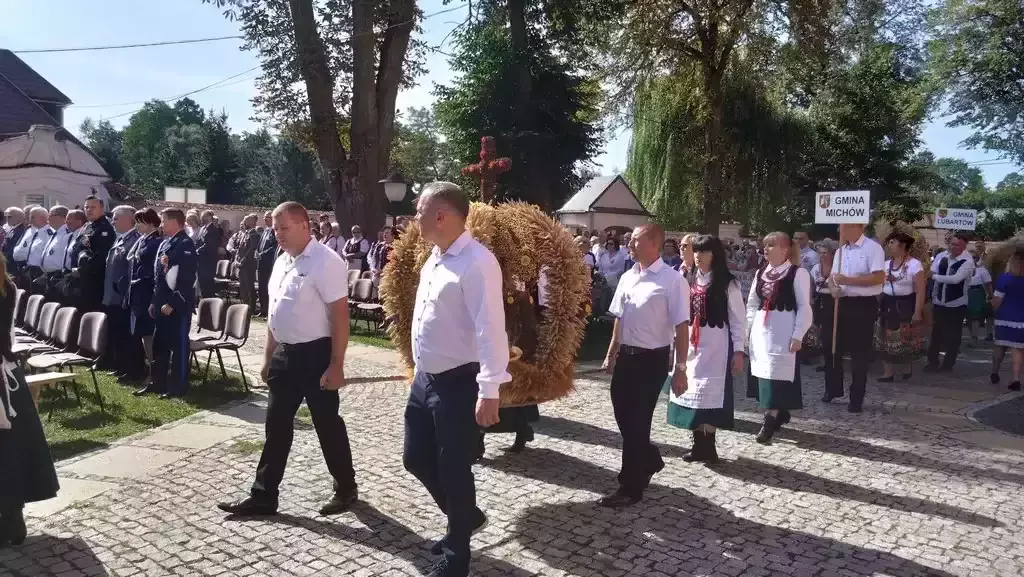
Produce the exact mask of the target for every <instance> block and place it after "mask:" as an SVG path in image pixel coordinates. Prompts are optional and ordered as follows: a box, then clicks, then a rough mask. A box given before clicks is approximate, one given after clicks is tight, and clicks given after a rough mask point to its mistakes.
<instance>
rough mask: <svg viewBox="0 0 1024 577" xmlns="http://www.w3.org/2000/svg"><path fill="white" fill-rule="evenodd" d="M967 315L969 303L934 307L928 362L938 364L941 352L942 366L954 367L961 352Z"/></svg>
mask: <svg viewBox="0 0 1024 577" xmlns="http://www.w3.org/2000/svg"><path fill="white" fill-rule="evenodd" d="M966 316H967V305H964V306H962V307H942V306H938V305H935V306H933V307H932V320H933V322H932V336H931V341H930V342H929V343H928V364H929V365H932V366H938V364H939V353H940V352H945V353H946V355H945V356H944V357H942V368H944V369H952V368H953V365H954V364H956V357H957V355H959V354H960V342H961V341H963V338H964V317H966Z"/></svg>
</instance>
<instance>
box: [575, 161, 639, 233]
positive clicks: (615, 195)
mask: <svg viewBox="0 0 1024 577" xmlns="http://www.w3.org/2000/svg"><path fill="white" fill-rule="evenodd" d="M555 214H556V215H557V217H558V222H560V223H562V225H564V226H567V227H570V228H578V227H585V228H586V229H587V230H590V231H604V230H607V229H609V228H625V229H633V228H636V227H638V226H640V225H643V224H647V223H648V222H650V221H651V217H653V216H654V215H653V214H651V213H650V212H648V211H647V209H646V208H644V205H643V203H641V202H640V199H639V198H637V196H636V195H635V194H633V190H632V189H630V188H629V184H627V183H626V180H625V179H624V178H622V176H620V175H615V176H599V177H597V178H594V179H591V180H590V182H588V183H587V184H585V185H584V186H583V188H581V189H580V191H579V192H577V193H576V194H574V195H573V196H572V198H570V199H569V201H568V202H566V203H565V205H563V206H562V208H560V209H558V210H556V211H555Z"/></svg>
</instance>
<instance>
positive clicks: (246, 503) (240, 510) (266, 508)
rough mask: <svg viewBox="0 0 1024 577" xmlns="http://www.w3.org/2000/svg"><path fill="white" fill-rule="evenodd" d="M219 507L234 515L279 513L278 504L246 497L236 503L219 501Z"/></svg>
mask: <svg viewBox="0 0 1024 577" xmlns="http://www.w3.org/2000/svg"><path fill="white" fill-rule="evenodd" d="M217 508H218V509H220V510H221V511H224V512H225V513H231V514H232V515H245V516H250V515H251V516H257V515H277V504H276V503H267V502H266V501H260V500H259V499H254V498H252V497H246V498H245V499H242V500H241V501H237V502H235V503H217Z"/></svg>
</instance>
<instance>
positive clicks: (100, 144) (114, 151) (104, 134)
mask: <svg viewBox="0 0 1024 577" xmlns="http://www.w3.org/2000/svg"><path fill="white" fill-rule="evenodd" d="M78 132H79V133H80V134H81V135H82V139H83V140H84V141H85V144H86V146H88V147H89V148H90V149H92V152H93V154H95V155H96V156H97V157H98V158H99V159H100V165H101V166H102V167H103V169H104V170H106V171H107V174H109V175H110V178H111V180H113V181H114V182H121V180H123V179H124V163H123V162H122V160H121V154H122V149H123V134H122V132H121V131H120V130H118V129H116V128H114V125H113V124H111V123H110V121H109V120H101V121H99V122H98V123H97V122H93V120H92V119H91V118H86V119H85V120H83V121H82V124H81V126H79V127H78Z"/></svg>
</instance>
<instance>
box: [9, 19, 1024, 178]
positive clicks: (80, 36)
mask: <svg viewBox="0 0 1024 577" xmlns="http://www.w3.org/2000/svg"><path fill="white" fill-rule="evenodd" d="M419 5H420V7H421V9H422V10H423V12H424V14H425V15H426V16H427V18H426V20H425V21H424V22H423V29H424V34H423V38H424V40H425V41H426V42H427V43H428V44H430V45H432V46H438V45H439V44H440V43H441V42H442V41H443V40H444V39H445V37H446V36H447V35H448V33H449V32H450V31H451V30H452V28H454V27H455V26H456V25H457V24H458V23H459V22H461V21H462V20H463V19H464V17H465V8H464V7H463V8H459V9H457V10H455V11H452V12H447V13H444V14H439V15H436V16H431V14H433V13H436V12H439V11H442V10H448V9H450V8H453V7H458V6H459V4H458V2H457V1H456V2H452V3H451V4H449V5H447V6H445V5H443V4H442V0H420V1H419ZM0 14H3V18H2V19H0V48H7V49H10V50H14V51H19V50H30V49H52V48H76V47H84V46H105V45H120V44H135V43H145V42H161V41H169V40H182V39H191V38H208V37H215V36H231V35H237V34H239V29H238V24H237V23H236V22H231V21H229V20H227V19H225V18H224V17H223V16H222V14H221V11H220V10H219V9H218V8H216V7H215V6H213V5H211V4H206V3H203V2H202V1H201V0H174V1H170V0H162V1H155V0H146V1H139V0H92V1H89V2H86V1H83V0H0ZM449 42H450V40H449ZM240 47H241V40H234V39H232V40H222V41H218V42H208V43H199V44H184V45H174V46H160V47H146V48H134V49H122V50H103V51H82V52H63V53H42V54H25V53H22V54H19V56H20V57H21V58H22V59H23V60H25V61H26V62H27V63H28V64H29V65H30V66H32V67H33V68H34V69H35V70H36V71H37V72H39V73H40V74H42V75H43V76H44V77H45V78H46V79H47V80H49V81H50V83H52V84H53V85H54V86H56V87H57V88H58V89H60V90H61V91H62V92H64V93H65V94H66V95H67V96H68V97H69V98H70V99H71V100H72V101H73V102H74V104H73V105H72V106H69V107H68V108H67V109H66V111H65V119H64V120H65V125H66V126H67V127H68V128H69V129H71V130H72V131H73V132H76V133H77V132H78V127H79V125H80V124H81V122H82V120H84V119H85V118H92V119H94V120H101V119H109V120H110V121H111V122H112V123H113V124H114V125H115V126H118V127H120V126H123V125H124V124H126V123H127V122H128V119H129V118H130V117H131V113H132V112H134V111H135V110H137V109H138V108H139V107H140V106H141V105H142V103H143V102H145V101H147V100H151V99H153V98H160V99H167V100H169V99H171V98H173V97H176V96H179V95H181V94H184V93H187V92H191V91H193V90H196V89H199V88H203V87H205V86H207V85H210V84H213V83H217V82H220V81H222V80H224V79H227V78H229V77H235V75H238V74H239V73H242V72H244V71H247V70H249V69H251V68H254V67H257V66H258V65H259V61H258V59H257V56H256V54H254V53H251V52H243V51H241V50H240ZM441 50H444V51H446V52H450V50H451V46H450V44H446V45H444V46H442V47H441ZM447 60H448V57H447V56H445V55H443V54H440V53H436V52H435V53H432V54H430V55H429V57H428V59H427V62H426V68H427V70H429V73H428V74H426V75H425V76H424V77H422V78H420V79H419V84H418V86H416V87H415V88H413V89H411V90H407V91H404V92H402V93H401V94H399V97H398V109H399V110H405V109H407V108H408V107H411V106H417V107H419V106H430V105H431V103H432V102H433V100H434V98H433V96H432V92H433V88H434V86H435V84H448V83H450V82H452V81H453V80H455V78H454V74H453V72H452V71H451V69H450V68H449V66H448V62H447ZM258 73H259V70H258V69H257V70H254V71H252V72H249V73H246V74H242V75H240V76H237V77H235V78H233V79H231V80H228V81H226V82H224V83H223V84H221V85H219V86H217V87H215V88H212V89H209V90H204V91H202V92H198V93H196V94H194V95H192V96H190V98H192V99H193V100H195V101H196V102H198V103H199V104H200V105H201V106H203V108H206V109H215V110H216V111H218V112H219V111H221V110H223V111H225V112H226V113H227V114H228V123H229V124H230V126H231V128H232V130H233V131H235V132H243V131H253V130H256V129H258V128H259V125H257V124H256V123H254V122H253V121H252V120H251V119H250V117H251V116H252V115H253V108H252V105H251V103H250V99H251V98H252V97H253V96H254V95H255V94H256V89H255V87H254V86H253V81H252V78H254V77H255V76H256V75H257V74H258ZM945 123H946V119H943V118H936V119H934V120H932V121H931V122H929V124H928V125H927V126H926V127H925V130H924V134H923V138H924V143H925V146H926V147H927V148H928V149H930V150H931V151H932V152H933V153H934V154H935V155H936V156H937V157H943V156H951V157H958V158H963V159H965V160H967V161H968V162H971V163H985V164H979V165H978V167H979V168H981V170H982V172H983V174H984V175H985V179H986V182H987V183H988V184H989V185H995V184H996V183H998V182H999V181H1000V180H1001V179H1002V178H1003V177H1004V176H1005V175H1006V174H1007V173H1009V172H1013V171H1015V170H1017V171H1020V170H1022V169H1021V168H1020V167H1015V166H1014V165H1013V164H1010V163H1008V162H1003V161H1000V158H999V157H998V156H997V155H995V154H991V153H986V152H984V151H980V150H971V149H967V148H964V147H962V146H960V144H959V143H960V142H961V141H962V140H963V139H964V138H966V137H967V136H969V134H970V132H969V131H967V130H964V129H959V128H949V127H947V126H945ZM609 137H610V138H609V139H608V142H607V143H606V145H605V147H604V151H603V153H602V154H601V155H600V156H599V157H598V158H597V159H596V162H597V164H598V165H599V167H600V170H601V172H603V173H604V174H613V173H615V172H619V171H622V170H624V169H625V168H626V154H627V152H628V148H629V137H630V133H629V131H628V130H622V129H619V130H617V131H615V132H614V133H612V134H610V135H609Z"/></svg>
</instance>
